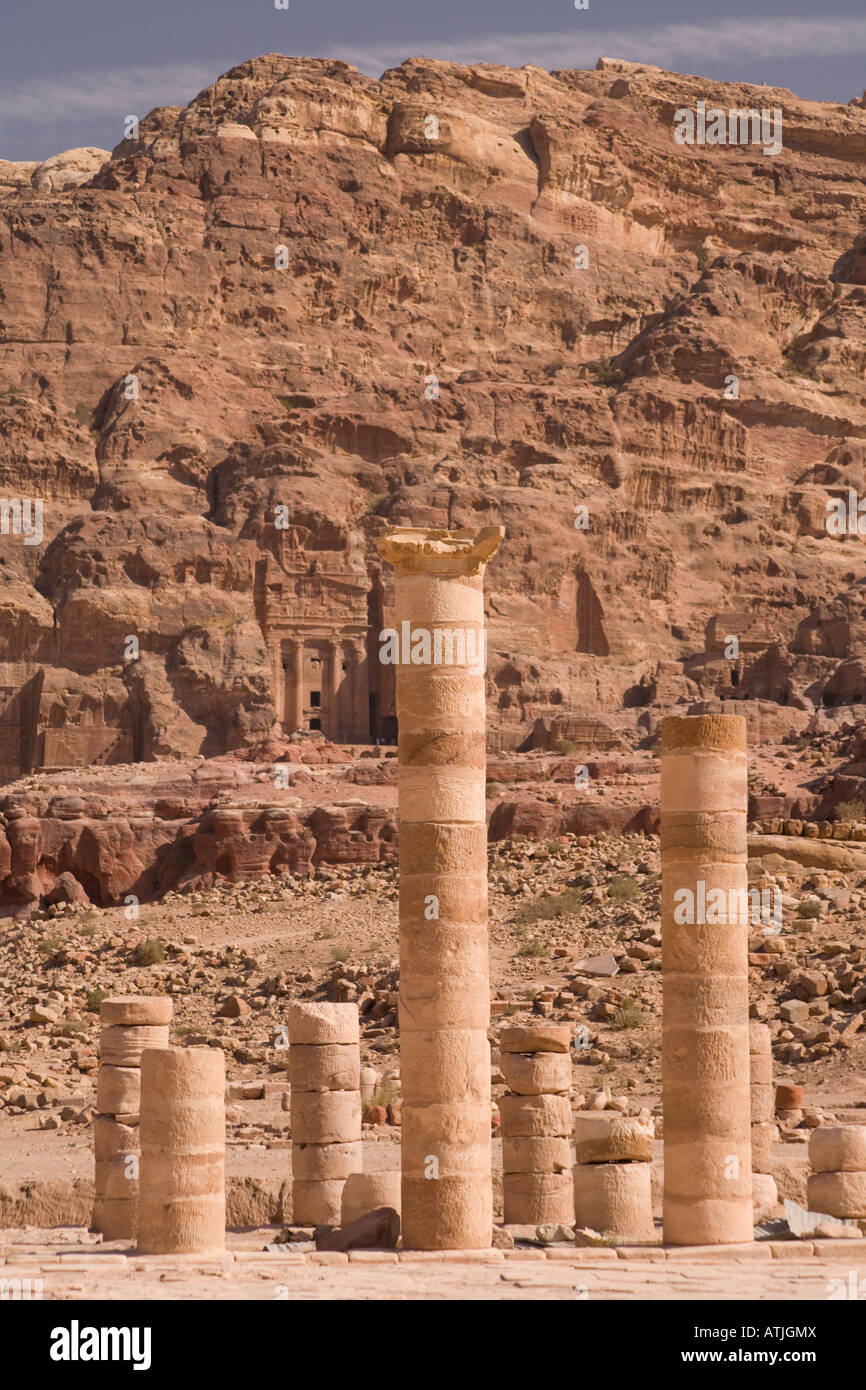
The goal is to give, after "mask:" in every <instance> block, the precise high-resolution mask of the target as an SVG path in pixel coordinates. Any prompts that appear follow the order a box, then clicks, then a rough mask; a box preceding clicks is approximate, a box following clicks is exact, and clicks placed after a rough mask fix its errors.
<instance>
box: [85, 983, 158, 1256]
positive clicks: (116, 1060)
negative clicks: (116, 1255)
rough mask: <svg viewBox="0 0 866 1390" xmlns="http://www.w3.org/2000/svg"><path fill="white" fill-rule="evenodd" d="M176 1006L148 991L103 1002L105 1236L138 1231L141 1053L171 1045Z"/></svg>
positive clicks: (99, 1185) (96, 1224)
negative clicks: (169, 1041)
mask: <svg viewBox="0 0 866 1390" xmlns="http://www.w3.org/2000/svg"><path fill="white" fill-rule="evenodd" d="M172 1008H173V1005H172V1001H171V999H169V998H167V997H160V996H148V995H127V996H116V997H115V998H113V999H104V1000H103V1001H102V1004H101V1005H100V1020H101V1022H102V1025H103V1026H102V1030H101V1032H100V1038H99V1060H100V1065H99V1072H98V1075H97V1083H96V1103H97V1108H98V1110H99V1113H98V1114H97V1115H96V1116H94V1120H93V1150H94V1159H95V1163H96V1171H95V1182H94V1203H93V1218H92V1221H91V1230H94V1231H101V1232H102V1235H103V1238H104V1239H105V1240H132V1239H133V1238H134V1236H135V1230H136V1219H137V1215H138V1166H139V1150H140V1142H139V1111H140V1106H141V1055H142V1052H143V1051H144V1049H145V1048H147V1047H168V1026H169V1023H170V1021H171V1016H172Z"/></svg>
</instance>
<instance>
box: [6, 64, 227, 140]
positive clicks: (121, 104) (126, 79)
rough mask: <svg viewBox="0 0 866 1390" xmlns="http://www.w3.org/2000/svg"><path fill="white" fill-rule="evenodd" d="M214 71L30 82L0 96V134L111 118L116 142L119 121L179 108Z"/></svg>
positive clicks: (118, 72) (84, 75) (78, 75)
mask: <svg viewBox="0 0 866 1390" xmlns="http://www.w3.org/2000/svg"><path fill="white" fill-rule="evenodd" d="M226 66H227V67H228V66H231V65H230V64H227V65H226ZM219 71H220V69H219V68H216V69H215V68H213V67H210V66H208V67H205V66H203V65H201V64H199V63H166V64H165V65H164V66H162V67H129V68H119V69H115V70H114V71H108V72H102V71H99V70H96V71H93V72H71V73H66V74H65V75H64V76H63V77H61V78H59V79H49V78H35V79H33V80H31V81H29V82H24V83H21V84H20V85H18V86H7V87H6V88H5V89H4V90H3V91H2V92H0V131H2V130H3V129H4V128H6V127H12V126H13V125H19V124H23V123H27V124H29V125H37V126H38V125H41V124H46V123H48V122H51V121H58V120H61V121H66V120H69V121H73V120H77V119H79V118H82V117H85V118H86V117H90V118H92V117H94V116H99V117H115V118H116V120H117V128H118V135H117V138H118V140H119V139H120V138H121V135H122V130H121V125H122V122H123V118H124V116H127V115H136V116H139V117H140V116H144V115H146V114H147V112H148V111H150V110H152V108H153V107H154V106H179V105H181V104H184V103H186V102H187V101H189V100H191V98H192V97H194V96H195V95H196V94H197V93H198V92H200V91H201V89H202V88H203V87H207V86H208V85H209V84H210V83H211V82H213V81H214V79H215V78H216V77H217V75H218V73H219Z"/></svg>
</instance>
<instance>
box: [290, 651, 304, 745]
mask: <svg viewBox="0 0 866 1390" xmlns="http://www.w3.org/2000/svg"><path fill="white" fill-rule="evenodd" d="M291 681H292V685H291V690H292V699H291V706H290V708H291V721H292V733H294V734H296V733H297V732H298V730H299V729H302V728H303V725H304V643H303V639H302V638H300V637H294V638H293V639H292V674H291Z"/></svg>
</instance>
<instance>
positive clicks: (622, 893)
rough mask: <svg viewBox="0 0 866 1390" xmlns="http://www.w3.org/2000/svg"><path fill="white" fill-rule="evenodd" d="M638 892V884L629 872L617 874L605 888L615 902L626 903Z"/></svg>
mask: <svg viewBox="0 0 866 1390" xmlns="http://www.w3.org/2000/svg"><path fill="white" fill-rule="evenodd" d="M639 893H640V884H639V883H638V881H637V879H636V878H632V877H631V875H630V874H617V876H616V878H615V879H613V880H612V881H611V882H610V883H609V884H608V888H607V896H608V897H609V898H613V899H614V901H615V902H620V903H628V902H631V900H632V898H636V897H637V896H638V894H639Z"/></svg>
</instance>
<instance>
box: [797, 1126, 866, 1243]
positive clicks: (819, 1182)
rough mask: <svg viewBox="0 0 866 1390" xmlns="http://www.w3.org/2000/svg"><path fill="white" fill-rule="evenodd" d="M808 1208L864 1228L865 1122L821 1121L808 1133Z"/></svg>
mask: <svg viewBox="0 0 866 1390" xmlns="http://www.w3.org/2000/svg"><path fill="white" fill-rule="evenodd" d="M809 1162H810V1164H811V1165H812V1172H811V1173H810V1175H809V1177H808V1178H807V1179H806V1203H807V1206H808V1208H809V1210H810V1211H820V1212H826V1214H827V1215H828V1216H835V1217H838V1218H839V1219H841V1220H852V1219H853V1220H855V1221H857V1222H858V1224H859V1226H860V1229H861V1231H866V1126H864V1125H822V1126H821V1127H820V1128H819V1129H813V1130H812V1133H811V1134H810V1135H809Z"/></svg>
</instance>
